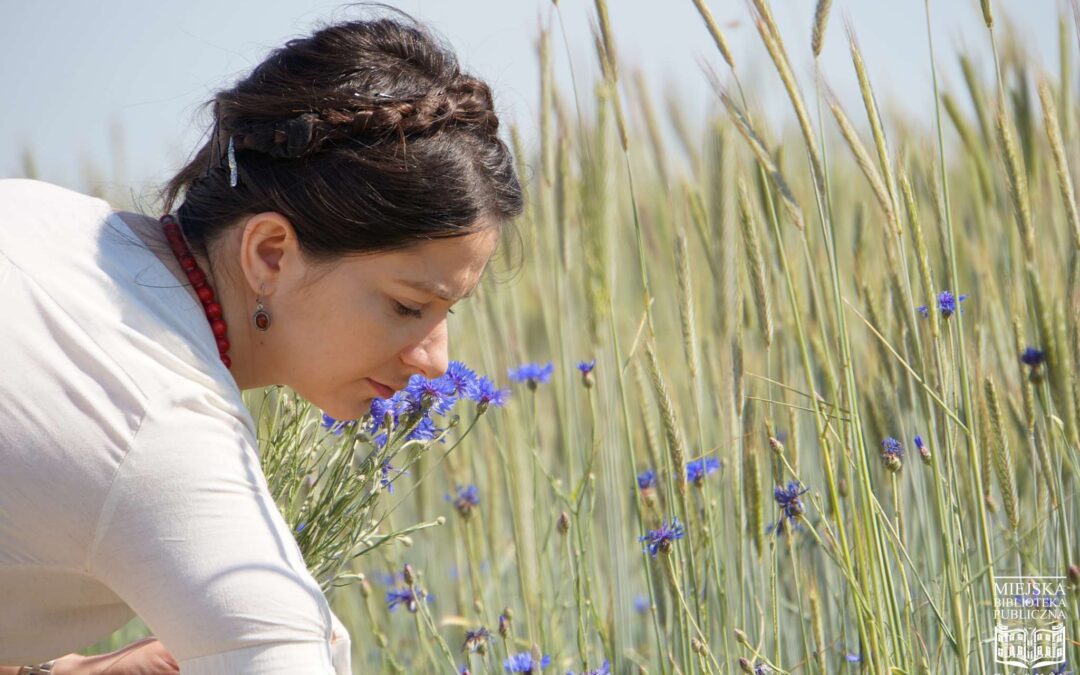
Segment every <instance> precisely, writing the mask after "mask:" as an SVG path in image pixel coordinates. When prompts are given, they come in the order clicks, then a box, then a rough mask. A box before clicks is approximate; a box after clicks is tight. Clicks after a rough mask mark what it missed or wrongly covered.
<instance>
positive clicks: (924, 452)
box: [915, 434, 930, 464]
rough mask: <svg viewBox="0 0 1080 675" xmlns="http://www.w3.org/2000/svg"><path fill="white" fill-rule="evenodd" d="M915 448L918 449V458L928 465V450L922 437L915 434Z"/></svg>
mask: <svg viewBox="0 0 1080 675" xmlns="http://www.w3.org/2000/svg"><path fill="white" fill-rule="evenodd" d="M915 447H916V448H918V449H919V457H922V461H924V462H926V463H927V464H929V463H930V448H929V447H928V446H927V445H926V441H924V440H923V438H922V436H920V435H919V434H915Z"/></svg>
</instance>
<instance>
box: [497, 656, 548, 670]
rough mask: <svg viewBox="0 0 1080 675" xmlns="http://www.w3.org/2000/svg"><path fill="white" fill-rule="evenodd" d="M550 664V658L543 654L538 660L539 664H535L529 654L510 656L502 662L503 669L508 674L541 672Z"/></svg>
mask: <svg viewBox="0 0 1080 675" xmlns="http://www.w3.org/2000/svg"><path fill="white" fill-rule="evenodd" d="M550 664H551V657H550V656H548V655H547V654H544V656H543V658H541V659H540V663H536V662H534V661H533V656H532V654H531V653H529V652H521V653H519V654H511V655H510V658H508V659H506V660H505V661H503V667H504V668H506V672H508V673H531V672H533V671H534V670H536V671H538V670H542V669H544V668H546V667H548V665H550Z"/></svg>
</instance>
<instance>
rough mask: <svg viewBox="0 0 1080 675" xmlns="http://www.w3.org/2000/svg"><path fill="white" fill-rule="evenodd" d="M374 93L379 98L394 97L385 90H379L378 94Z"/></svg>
mask: <svg viewBox="0 0 1080 675" xmlns="http://www.w3.org/2000/svg"><path fill="white" fill-rule="evenodd" d="M375 95H376V96H377V97H379V98H394V97H393V96H391V95H390V94H387V93H386V92H385V91H380V92H379V93H378V94H375Z"/></svg>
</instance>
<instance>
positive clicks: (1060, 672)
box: [1048, 661, 1073, 675]
mask: <svg viewBox="0 0 1080 675" xmlns="http://www.w3.org/2000/svg"><path fill="white" fill-rule="evenodd" d="M1068 667H1069V662H1068V661H1062V662H1061V665H1059V666H1058V667H1057V668H1055V669H1054V670H1051V671H1050V672H1049V673H1048V675H1072V672H1073V671H1071V670H1065V669H1066V668H1068Z"/></svg>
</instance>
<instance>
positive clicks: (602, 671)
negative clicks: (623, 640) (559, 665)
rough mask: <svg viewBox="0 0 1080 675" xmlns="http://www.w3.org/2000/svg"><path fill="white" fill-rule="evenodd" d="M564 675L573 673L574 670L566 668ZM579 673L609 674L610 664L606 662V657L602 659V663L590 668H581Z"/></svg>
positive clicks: (581, 674) (587, 674)
mask: <svg viewBox="0 0 1080 675" xmlns="http://www.w3.org/2000/svg"><path fill="white" fill-rule="evenodd" d="M566 675H574V671H572V670H568V671H566ZM580 675H611V664H610V663H608V660H607V659H604V665H602V666H600V667H599V668H594V669H592V670H583V671H581V673H580Z"/></svg>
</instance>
